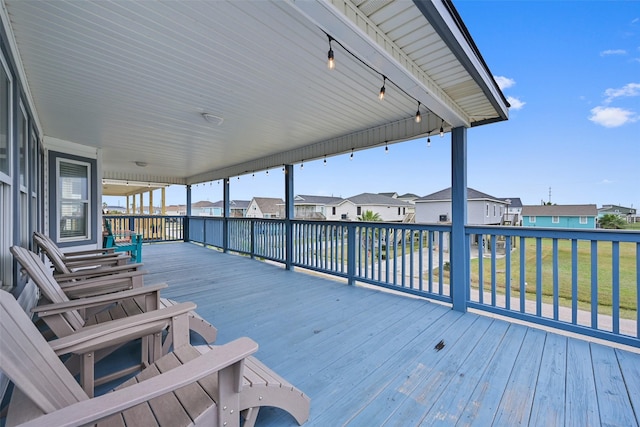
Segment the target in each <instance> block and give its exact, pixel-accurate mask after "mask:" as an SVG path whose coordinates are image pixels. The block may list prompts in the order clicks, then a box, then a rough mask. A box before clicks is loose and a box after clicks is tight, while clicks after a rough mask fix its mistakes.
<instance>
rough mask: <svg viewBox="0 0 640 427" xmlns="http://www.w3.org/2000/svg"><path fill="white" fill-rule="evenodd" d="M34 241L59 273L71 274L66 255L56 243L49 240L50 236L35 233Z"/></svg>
mask: <svg viewBox="0 0 640 427" xmlns="http://www.w3.org/2000/svg"><path fill="white" fill-rule="evenodd" d="M33 241H34V242H35V243H36V245H37V246H39V247H40V248H41V249H42V250H43V251H45V252H46V254H47V257H48V258H49V259H50V260H51V262H52V263H53V266H54V268H55V269H56V271H57V272H59V273H62V274H67V273H71V270H70V269H69V268H68V267H67V265H66V264H65V262H64V258H65V257H64V254H63V253H62V252H61V251H60V249H59V248H58V246H57V245H56V244H55V243H54V241H53V240H51V239H50V238H49V236H46V235H44V234H42V233H38V232H37V231H36V232H34V233H33Z"/></svg>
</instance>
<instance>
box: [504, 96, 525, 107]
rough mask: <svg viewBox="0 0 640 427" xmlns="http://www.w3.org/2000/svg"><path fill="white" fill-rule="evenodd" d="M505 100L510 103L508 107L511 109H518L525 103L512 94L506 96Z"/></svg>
mask: <svg viewBox="0 0 640 427" xmlns="http://www.w3.org/2000/svg"><path fill="white" fill-rule="evenodd" d="M507 101H508V102H509V104H510V105H511V107H509V108H510V109H511V110H520V109H521V108H522V107H524V104H526V102H524V101H521V100H519V99H518V98H514V97H513V96H507Z"/></svg>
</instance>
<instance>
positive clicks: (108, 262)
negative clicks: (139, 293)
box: [33, 231, 141, 274]
mask: <svg viewBox="0 0 640 427" xmlns="http://www.w3.org/2000/svg"><path fill="white" fill-rule="evenodd" d="M33 243H34V247H35V248H39V250H40V251H41V252H44V253H45V254H46V255H47V257H48V258H49V259H50V260H51V262H52V264H53V266H54V268H55V270H56V272H57V273H60V274H65V273H71V272H73V271H76V270H78V269H86V268H88V267H93V268H101V267H114V266H122V265H126V264H127V262H128V261H129V257H127V256H126V255H124V254H117V253H115V252H114V251H113V250H110V249H90V250H84V251H75V252H68V253H64V252H62V250H61V249H60V248H59V247H58V245H56V243H55V242H54V241H53V240H51V238H50V237H49V236H47V235H46V234H44V233H40V232H38V231H36V232H34V233H33ZM139 265H141V264H137V266H139ZM130 268H131V267H130Z"/></svg>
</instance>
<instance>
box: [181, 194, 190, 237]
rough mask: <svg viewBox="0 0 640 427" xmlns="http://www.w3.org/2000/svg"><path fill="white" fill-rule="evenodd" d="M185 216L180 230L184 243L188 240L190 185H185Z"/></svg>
mask: <svg viewBox="0 0 640 427" xmlns="http://www.w3.org/2000/svg"><path fill="white" fill-rule="evenodd" d="M186 214H187V216H186V218H185V219H184V225H183V229H182V233H183V236H182V238H183V240H184V241H185V242H188V241H189V240H190V239H189V217H190V216H191V184H188V185H187V212H186Z"/></svg>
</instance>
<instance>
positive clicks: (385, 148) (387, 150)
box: [384, 142, 389, 154]
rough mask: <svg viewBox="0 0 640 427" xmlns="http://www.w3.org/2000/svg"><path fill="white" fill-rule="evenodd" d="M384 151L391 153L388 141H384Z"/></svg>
mask: <svg viewBox="0 0 640 427" xmlns="http://www.w3.org/2000/svg"><path fill="white" fill-rule="evenodd" d="M384 153H385V154H389V145H388V144H387V143H386V142H385V143H384Z"/></svg>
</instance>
